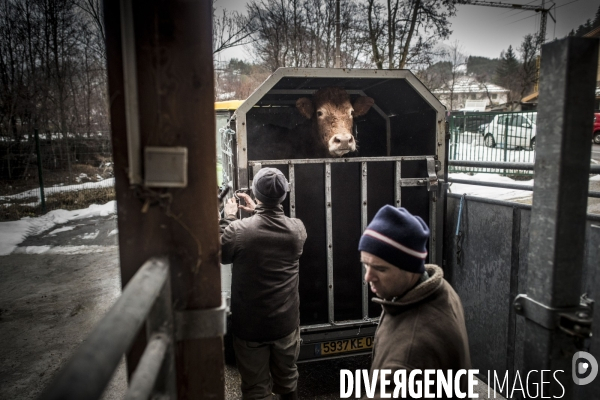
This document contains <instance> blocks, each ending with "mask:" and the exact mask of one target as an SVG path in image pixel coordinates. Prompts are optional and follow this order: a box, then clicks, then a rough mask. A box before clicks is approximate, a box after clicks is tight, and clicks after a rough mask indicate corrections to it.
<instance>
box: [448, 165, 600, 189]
mask: <svg viewBox="0 0 600 400" xmlns="http://www.w3.org/2000/svg"><path fill="white" fill-rule="evenodd" d="M448 166H449V167H463V168H481V169H495V168H502V169H503V170H520V171H531V172H532V173H533V168H534V164H533V163H502V162H500V163H498V162H485V161H448ZM590 174H600V165H597V164H592V165H590ZM448 182H450V183H460V184H466V185H476V186H489V187H497V188H502V189H517V190H529V191H533V186H531V185H519V184H516V183H515V184H513V183H501V182H486V181H471V180H468V179H455V178H448ZM588 197H595V198H600V191H594V190H589V191H588Z"/></svg>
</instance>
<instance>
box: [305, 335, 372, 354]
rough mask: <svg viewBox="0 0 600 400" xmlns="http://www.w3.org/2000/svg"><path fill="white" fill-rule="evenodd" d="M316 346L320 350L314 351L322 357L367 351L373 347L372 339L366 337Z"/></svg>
mask: <svg viewBox="0 0 600 400" xmlns="http://www.w3.org/2000/svg"><path fill="white" fill-rule="evenodd" d="M317 346H320V348H317V349H315V350H317V351H319V350H320V353H321V355H322V356H326V355H330V354H338V353H346V352H350V351H359V350H367V349H370V348H372V347H373V337H372V336H367V337H362V338H355V339H344V340H334V341H331V342H323V343H321V344H320V345H319V344H317Z"/></svg>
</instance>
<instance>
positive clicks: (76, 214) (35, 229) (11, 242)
mask: <svg viewBox="0 0 600 400" xmlns="http://www.w3.org/2000/svg"><path fill="white" fill-rule="evenodd" d="M116 206H117V202H116V201H115V200H112V201H109V202H108V203H106V204H103V205H98V204H92V205H91V206H89V207H88V208H85V209H82V210H73V211H67V210H54V211H50V212H49V213H47V214H45V215H43V216H41V217H36V218H30V217H26V218H23V219H20V220H19V221H8V222H0V255H7V254H10V253H12V251H13V250H15V248H16V247H17V246H18V245H19V243H22V242H23V240H25V238H26V237H27V236H31V235H37V234H39V233H41V232H44V231H47V230H49V229H52V227H54V226H55V225H57V224H64V223H67V222H69V221H74V220H81V219H85V218H91V217H104V216H108V215H111V214H115V213H116V211H117V210H116ZM41 247H46V246H41ZM32 251H33V250H32Z"/></svg>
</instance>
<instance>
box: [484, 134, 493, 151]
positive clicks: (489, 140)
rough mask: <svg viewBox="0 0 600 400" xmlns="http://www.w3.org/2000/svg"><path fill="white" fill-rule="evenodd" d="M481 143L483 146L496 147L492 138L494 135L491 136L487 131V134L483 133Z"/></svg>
mask: <svg viewBox="0 0 600 400" xmlns="http://www.w3.org/2000/svg"><path fill="white" fill-rule="evenodd" d="M483 143H484V144H485V147H492V148H493V147H496V141H495V140H494V137H493V136H492V134H491V133H488V134H487V135H485V138H484V139H483Z"/></svg>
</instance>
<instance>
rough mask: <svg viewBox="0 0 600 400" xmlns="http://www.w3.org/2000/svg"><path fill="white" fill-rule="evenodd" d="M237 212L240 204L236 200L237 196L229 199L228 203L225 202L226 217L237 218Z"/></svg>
mask: <svg viewBox="0 0 600 400" xmlns="http://www.w3.org/2000/svg"><path fill="white" fill-rule="evenodd" d="M237 212H238V205H237V203H236V202H235V198H233V197H232V198H230V199H229V200H227V203H225V218H227V217H233V218H236V217H237Z"/></svg>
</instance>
